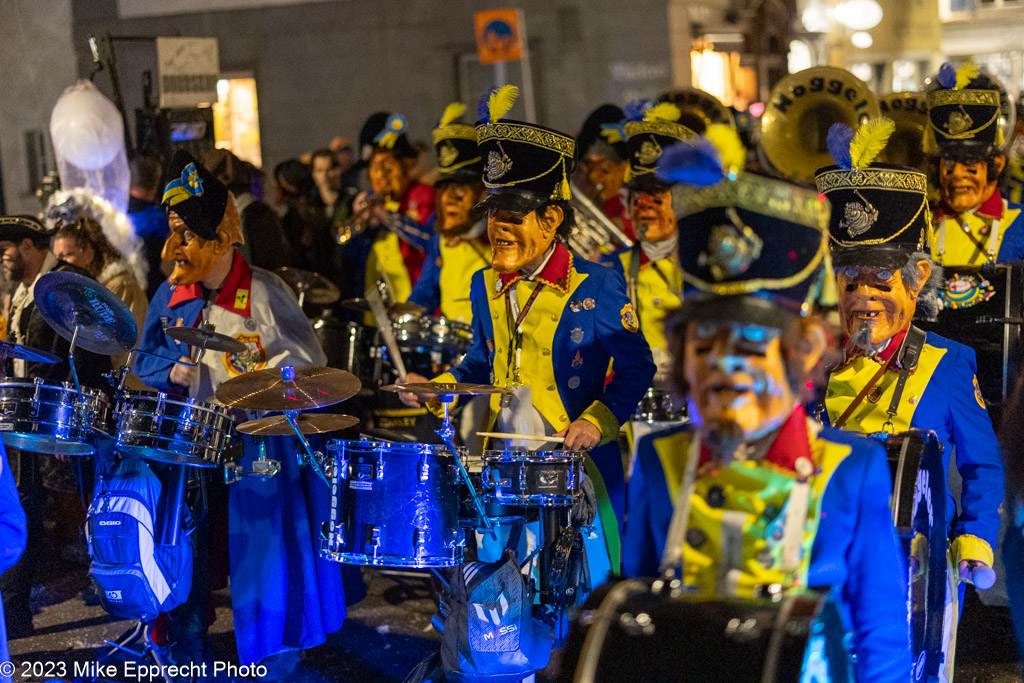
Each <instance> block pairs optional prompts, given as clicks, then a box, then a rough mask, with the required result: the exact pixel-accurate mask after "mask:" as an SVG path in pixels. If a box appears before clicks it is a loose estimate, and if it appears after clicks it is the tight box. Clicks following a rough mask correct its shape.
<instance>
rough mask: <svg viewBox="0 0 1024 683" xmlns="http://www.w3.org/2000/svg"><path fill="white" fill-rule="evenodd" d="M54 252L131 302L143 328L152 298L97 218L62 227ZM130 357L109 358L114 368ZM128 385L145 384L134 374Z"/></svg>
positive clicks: (139, 325) (86, 217)
mask: <svg viewBox="0 0 1024 683" xmlns="http://www.w3.org/2000/svg"><path fill="white" fill-rule="evenodd" d="M53 255H54V256H56V257H57V260H58V261H65V262H66V263H70V264H71V265H73V266H78V267H79V268H81V269H83V270H84V271H86V272H87V273H89V275H91V276H92V277H94V278H96V281H97V282H99V283H100V284H101V285H103V286H104V287H106V288H107V289H109V290H110V291H112V292H113V293H114V294H116V295H117V296H118V298H120V299H121V301H123V302H125V303H126V304H127V305H128V309H129V310H130V311H131V312H132V317H133V318H135V324H136V325H137V326H138V329H139V330H142V324H143V323H144V322H145V321H146V309H147V308H148V307H149V299H148V297H146V293H145V292H144V291H142V287H141V285H140V284H139V281H138V279H137V278H136V277H135V272H134V271H133V270H132V267H131V265H130V264H129V263H128V260H127V259H125V257H124V255H122V254H121V252H120V251H118V249H117V248H116V247H115V246H114V245H112V244H111V243H110V241H109V240H108V239H107V236H106V235H104V234H103V228H102V227H101V226H100V224H99V222H98V221H97V220H96V219H94V218H92V217H90V216H82V217H80V218H79V219H78V220H77V221H75V222H74V223H70V224H67V225H64V226H63V227H61V228H60V229H59V230H58V231H57V234H56V235H54V237H53ZM127 359H128V354H127V353H123V354H118V355H116V356H112V357H111V359H110V360H111V362H112V364H113V365H114V367H119V366H121V365H124V363H125V361H127ZM127 385H128V388H129V389H145V385H144V384H143V383H142V381H141V380H139V379H138V378H137V377H135V375H129V376H128V381H127Z"/></svg>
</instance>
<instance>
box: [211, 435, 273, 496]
mask: <svg viewBox="0 0 1024 683" xmlns="http://www.w3.org/2000/svg"><path fill="white" fill-rule="evenodd" d="M252 438H253V442H254V443H255V444H256V448H257V449H258V450H259V456H258V457H257V458H256V459H255V460H253V461H252V469H251V470H246V469H244V468H243V467H242V466H241V465H236V464H235V463H234V462H228V463H225V464H224V483H225V484H234V483H235V482H236V481H241V480H242V479H245V478H249V479H259V480H260V481H267V480H269V479H270V478H271V477H273V476H274V475H276V474H277V473H278V472H280V471H281V463H280V462H278V461H277V460H271V459H269V458H267V437H265V436H253V437H252Z"/></svg>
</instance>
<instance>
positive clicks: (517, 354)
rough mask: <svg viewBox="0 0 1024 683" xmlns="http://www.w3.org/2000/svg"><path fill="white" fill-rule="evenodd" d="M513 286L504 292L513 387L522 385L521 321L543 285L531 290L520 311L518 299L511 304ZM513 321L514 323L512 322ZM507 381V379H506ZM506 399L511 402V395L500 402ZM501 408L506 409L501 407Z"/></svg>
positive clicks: (510, 373)
mask: <svg viewBox="0 0 1024 683" xmlns="http://www.w3.org/2000/svg"><path fill="white" fill-rule="evenodd" d="M514 288H515V284H513V285H511V286H510V287H509V288H508V289H506V290H505V320H506V323H507V324H508V327H509V329H508V338H509V341H511V342H512V348H511V349H509V352H510V353H509V354H508V375H507V376H506V377H508V376H511V377H512V382H513V384H514V385H515V386H520V385H522V383H523V382H522V378H521V376H520V373H519V370H520V368H521V367H522V366H521V363H520V361H521V358H522V353H523V321H524V320H526V314H527V313H529V312H530V309H531V308H533V304H534V302H535V301H537V296H538V295H539V294H540V292H541V290H542V289H544V283H543V282H540V283H538V284H537V288H536V289H534V290H533V294H531V295H530V298H529V299H527V300H526V305H525V306H523V308H522V310H520V309H519V299H518V296H517V297H516V301H515V303H513V302H512V297H513V295H514V294H513V292H512V290H513V289H514ZM513 320H514V321H515V322H513ZM506 381H507V379H506ZM506 399H507V400H508V401H509V402H511V395H510V394H505V395H504V396H502V402H503V404H504V403H505V401H506ZM503 407H508V406H507V405H503Z"/></svg>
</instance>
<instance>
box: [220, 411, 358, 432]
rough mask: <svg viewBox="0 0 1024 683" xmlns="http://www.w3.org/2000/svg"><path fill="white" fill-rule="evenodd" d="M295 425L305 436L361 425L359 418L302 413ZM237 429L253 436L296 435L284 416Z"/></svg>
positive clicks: (249, 423) (265, 419)
mask: <svg viewBox="0 0 1024 683" xmlns="http://www.w3.org/2000/svg"><path fill="white" fill-rule="evenodd" d="M295 424H296V425H298V427H299V431H300V432H302V433H303V434H324V433H326V432H337V431H341V430H342V429H348V428H349V427H354V426H356V425H357V424H359V418H357V417H352V416H351V415H332V414H328V413H302V414H301V415H299V416H298V418H296V420H295ZM235 429H237V430H238V431H240V432H241V433H243V434H249V435H252V436H288V435H289V434H294V433H295V430H293V429H292V426H291V425H290V424H288V418H287V417H285V416H284V415H271V416H270V417H261V418H260V419H258V420H249V421H248V422H243V423H242V424H240V425H238V426H237V427H235Z"/></svg>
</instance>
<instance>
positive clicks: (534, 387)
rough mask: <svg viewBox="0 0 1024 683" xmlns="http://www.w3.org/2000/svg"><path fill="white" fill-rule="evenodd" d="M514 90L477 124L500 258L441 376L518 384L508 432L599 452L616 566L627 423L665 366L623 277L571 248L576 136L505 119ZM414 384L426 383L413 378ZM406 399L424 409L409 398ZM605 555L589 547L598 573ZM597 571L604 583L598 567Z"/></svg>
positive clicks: (592, 465)
mask: <svg viewBox="0 0 1024 683" xmlns="http://www.w3.org/2000/svg"><path fill="white" fill-rule="evenodd" d="M515 94H516V89H515V87H514V86H503V87H502V88H500V89H497V90H495V91H493V92H492V93H491V95H490V97H489V100H488V101H489V107H488V110H487V114H486V117H485V118H484V120H482V121H481V122H480V123H479V124H478V125H477V140H478V142H479V145H480V152H481V155H485V159H486V161H485V172H484V185H485V187H486V188H487V194H486V197H485V198H484V200H483V202H482V203H481V204H482V207H481V208H483V209H484V210H486V211H487V232H488V237H489V239H490V242H491V248H492V250H493V254H494V260H493V265H492V266H491V267H490V268H486V269H484V270H481V271H477V272H476V274H474V276H473V282H472V287H471V291H470V299H471V302H472V308H473V343H472V346H470V349H469V352H468V353H467V354H466V357H465V359H464V360H463V361H462V363H461V364H460V365H458V366H457V367H455V368H453V369H452V370H451V371H449V372H447V373H444V374H442V375H440V376H438V377H436V378H434V381H437V382H474V383H487V384H490V383H492V382H493V384H494V385H495V386H499V387H505V388H508V389H510V390H511V391H512V392H513V393H512V394H511V395H510V396H507V397H505V399H502V397H501V396H498V395H495V396H494V397H493V398H492V402H491V413H492V416H493V419H494V420H496V422H497V426H498V429H499V430H500V431H503V432H514V431H518V432H519V433H523V430H524V429H528V430H531V433H533V434H545V435H550V434H555V435H558V436H563V437H564V438H565V448H567V449H570V450H580V449H589V450H590V453H589V457H588V458H587V464H586V471H587V474H588V475H589V476H590V477H591V478H592V480H593V482H594V486H595V490H596V492H597V495H598V517H597V525H598V526H599V528H603V533H604V535H605V543H606V550H607V554H608V557H607V562H606V563H602V564H603V566H604V568H608V566H609V563H610V566H611V568H613V569H616V570H617V569H618V563H619V525H620V524H621V522H622V519H623V517H622V514H623V508H624V503H625V491H624V486H623V474H624V473H623V467H622V457H621V455H620V453H619V448H618V435H619V427H620V425H621V424H622V423H623V422H624V421H625V420H626V419H627V417H628V416H629V415H630V414H631V413H632V412H633V410H634V408H635V407H636V405H637V402H638V401H639V400H640V397H641V396H642V395H643V393H644V391H646V389H647V387H648V386H650V382H651V378H652V377H653V376H654V364H653V362H652V361H651V353H650V349H649V347H648V345H647V342H646V340H645V339H644V336H643V333H642V332H641V331H640V326H639V323H638V321H637V319H636V314H635V312H634V310H633V304H632V303H631V302H630V301H629V298H628V297H627V296H626V289H625V282H624V281H623V279H622V277H621V276H620V275H619V274H617V273H615V272H614V271H613V270H611V269H610V268H606V267H604V266H601V265H598V264H593V263H590V262H587V261H585V260H582V259H579V258H578V257H576V256H574V255H573V254H572V252H570V251H569V249H568V248H567V247H566V246H565V243H564V239H565V238H566V236H567V235H568V232H569V230H570V228H571V226H572V209H571V207H570V206H569V203H568V200H569V199H570V190H569V173H570V171H571V170H572V164H573V148H574V144H573V139H572V138H571V137H569V136H567V135H564V134H562V133H559V132H558V131H555V130H552V129H550V128H545V127H543V126H539V125H535V124H530V123H523V122H521V121H515V120H512V119H505V118H503V116H504V115H505V113H506V112H507V111H508V110H509V109H510V108H511V106H512V104H513V102H514V98H515ZM612 358H614V362H613V363H612V370H613V372H614V375H613V377H612V378H611V380H610V381H609V382H608V383H607V385H606V383H605V374H606V370H607V369H608V366H609V361H610V360H611V359H612ZM405 381H408V382H418V381H426V378H425V377H421V376H417V375H412V374H410V375H407V376H406V378H405ZM404 400H406V401H407V402H408V403H410V404H412V405H415V404H416V403H417V399H416V398H415V397H414V396H410V395H406V396H404ZM596 560H597V558H595V557H593V556H592V555H591V553H590V551H589V550H588V561H590V562H591V566H592V567H593V566H594V564H593V563H594V562H595V561H596ZM598 566H601V565H598ZM591 576H592V577H593V578H594V579H595V582H596V583H600V581H601V578H602V574H601V573H600V572H599V571H593V572H592V573H591Z"/></svg>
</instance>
